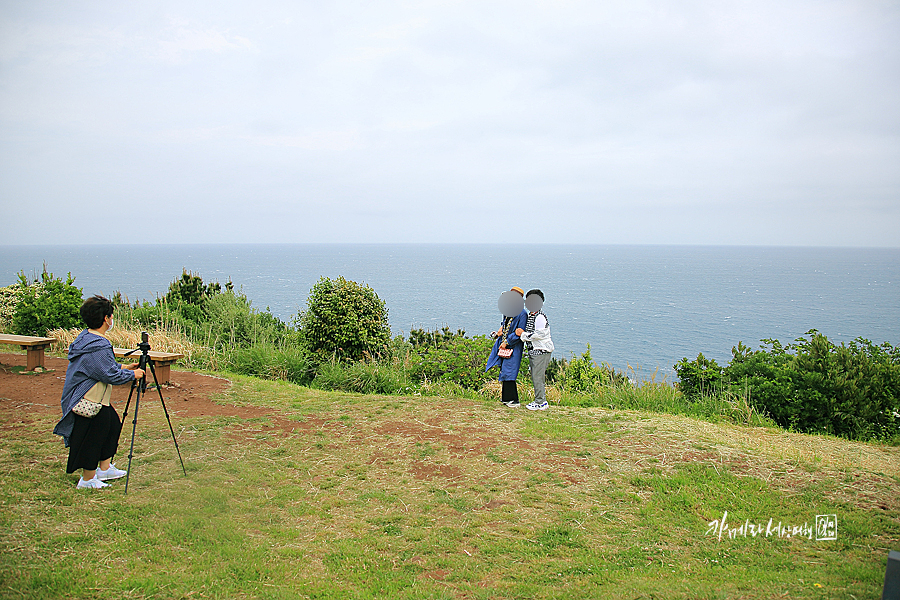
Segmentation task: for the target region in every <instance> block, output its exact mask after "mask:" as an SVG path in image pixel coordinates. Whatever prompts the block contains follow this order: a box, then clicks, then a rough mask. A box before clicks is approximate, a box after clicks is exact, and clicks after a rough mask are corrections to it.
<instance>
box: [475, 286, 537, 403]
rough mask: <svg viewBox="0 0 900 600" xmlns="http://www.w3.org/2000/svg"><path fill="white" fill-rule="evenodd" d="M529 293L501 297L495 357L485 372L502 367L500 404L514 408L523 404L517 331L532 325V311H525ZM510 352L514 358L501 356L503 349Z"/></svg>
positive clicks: (512, 292)
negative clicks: (501, 316)
mask: <svg viewBox="0 0 900 600" xmlns="http://www.w3.org/2000/svg"><path fill="white" fill-rule="evenodd" d="M524 302H525V292H524V291H523V290H522V288H519V287H513V288H512V289H511V290H510V291H509V292H505V293H504V294H502V295H501V296H500V301H499V303H498V304H499V306H500V312H502V313H503V315H504V316H503V319H502V320H501V321H500V329H498V330H497V331H495V332H493V333H491V337H493V338H494V339H495V341H494V347H493V348H491V355H490V356H489V357H488V361H487V366H486V367H485V368H484V370H485V371H488V370H490V369H491V368H492V367H494V366H497V365H500V377H499V379H500V385H501V387H502V391H501V394H500V402H502V403H503V404H505V405H506V406H509V407H511V408H516V407H519V406H521V404H520V403H519V389H518V388H517V387H516V378H518V376H519V366H520V365H521V364H522V348H523V345H522V341H521V340H520V339H519V336H518V335H516V329H524V328H525V326H526V324H527V322H528V312H527V311H526V310H525V308H524V306H525V304H524ZM506 349H510V350H512V355H511V356H510V357H508V358H503V357H501V356H500V351H501V350H506Z"/></svg>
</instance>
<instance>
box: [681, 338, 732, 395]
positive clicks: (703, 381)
mask: <svg viewBox="0 0 900 600" xmlns="http://www.w3.org/2000/svg"><path fill="white" fill-rule="evenodd" d="M738 345H739V346H740V344H738ZM674 368H675V372H676V373H678V379H679V380H680V381H679V383H678V389H680V390H681V391H682V392H683V393H684V395H685V396H686V397H688V398H699V397H701V396H706V395H709V394H712V393H714V392H715V391H717V390H719V389H721V387H722V367H720V366H719V365H718V363H716V361H714V360H712V359H710V358H706V357H705V356H703V353H702V352H701V353H700V354H698V355H697V358H696V360H692V361H689V360H688V359H687V358H682V359H681V360H680V361H679V362H678V363H677V364H676V365H675V367H674Z"/></svg>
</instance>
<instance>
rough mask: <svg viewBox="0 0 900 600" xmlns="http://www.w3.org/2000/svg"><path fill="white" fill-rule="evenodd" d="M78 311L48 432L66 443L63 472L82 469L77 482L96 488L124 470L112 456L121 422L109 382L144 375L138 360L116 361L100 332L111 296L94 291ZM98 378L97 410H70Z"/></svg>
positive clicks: (106, 324)
mask: <svg viewBox="0 0 900 600" xmlns="http://www.w3.org/2000/svg"><path fill="white" fill-rule="evenodd" d="M80 312H81V318H82V319H83V320H84V322H85V323H86V324H87V326H88V329H85V330H84V331H82V332H81V333H79V334H78V337H76V338H75V341H74V342H72V344H71V345H70V346H69V366H68V368H67V369H66V383H65V385H64V386H63V393H62V400H61V401H60V404H61V406H62V414H63V417H62V419H61V420H60V421H59V423H57V424H56V427H55V428H54V429H53V433H55V434H56V435H60V436H62V438H63V442H64V443H65V445H66V447H68V448H69V460H68V463H67V465H66V473H74V472H75V471H76V470H77V469H81V470H82V475H81V479H79V480H78V485H77V486H76V487H77V488H79V489H84V488H88V489H100V488H104V487H106V486H107V485H108V484H107V483H105V482H106V481H108V480H110V479H118V478H119V477H124V476H125V474H126V471H123V470H121V469H117V468H116V466H115V465H114V464H112V462H111V461H112V457H113V456H114V455H115V453H116V450H118V448H119V435H120V434H121V432H122V422H121V420H120V419H119V415H118V413H116V410H115V409H114V408H113V407H112V406H111V405H110V403H109V397H110V394H111V392H112V388H111V387H110V386H112V385H121V384H123V383H131V382H132V381H134V380H135V379H140V378H141V377H143V376H144V371H143V370H142V369H140V368H138V367H139V366H140V365H139V363H133V364H130V365H120V364H119V363H117V362H116V356H115V354H113V347H112V343H110V341H109V340H108V339H106V337H105V334H106V332H107V331H108V330H110V329H112V326H113V318H112V315H113V305H112V302H110V301H109V300H107V299H106V298H104V297H103V296H94V297H92V298H88V299H87V300H85V301H84V303H83V304H82V305H81V311H80ZM98 382H100V383H102V384H104V385H103V386H100V387H102V388H103V389H102V390H101V391H102V394H101V395H102V401H101V404H102V405H103V406H102V408H101V409H100V412H99V413H97V414H96V415H94V416H93V417H90V418H88V417H83V416H81V415H76V414H75V413H74V412H72V407H74V406H75V405H76V404H78V402H79V401H80V400H81V399H82V398H84V395H85V394H87V393H88V391H89V390H90V389H91V388H93V387H94V386H95V385H96V384H97V383H98ZM98 467H99V468H98Z"/></svg>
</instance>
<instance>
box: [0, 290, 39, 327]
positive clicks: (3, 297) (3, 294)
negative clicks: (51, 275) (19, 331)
mask: <svg viewBox="0 0 900 600" xmlns="http://www.w3.org/2000/svg"><path fill="white" fill-rule="evenodd" d="M34 285H35V286H39V285H41V284H39V283H36V284H34ZM23 289H24V288H23V287H22V286H21V285H20V284H18V283H16V284H13V285H9V286H6V287H2V288H0V333H6V332H11V331H12V329H11V328H12V321H13V317H14V316H16V306H18V305H19V298H20V297H21V296H22V290H23Z"/></svg>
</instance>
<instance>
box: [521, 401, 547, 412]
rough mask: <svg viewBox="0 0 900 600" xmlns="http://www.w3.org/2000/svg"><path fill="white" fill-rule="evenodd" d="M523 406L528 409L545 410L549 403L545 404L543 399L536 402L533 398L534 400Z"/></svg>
mask: <svg viewBox="0 0 900 600" xmlns="http://www.w3.org/2000/svg"><path fill="white" fill-rule="evenodd" d="M525 408H527V409H528V410H547V409H548V408H550V405H549V404H547V401H546V400H544V401H543V402H538V401H537V400H535V401H534V402H529V403H528V405H527V406H526V407H525Z"/></svg>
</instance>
